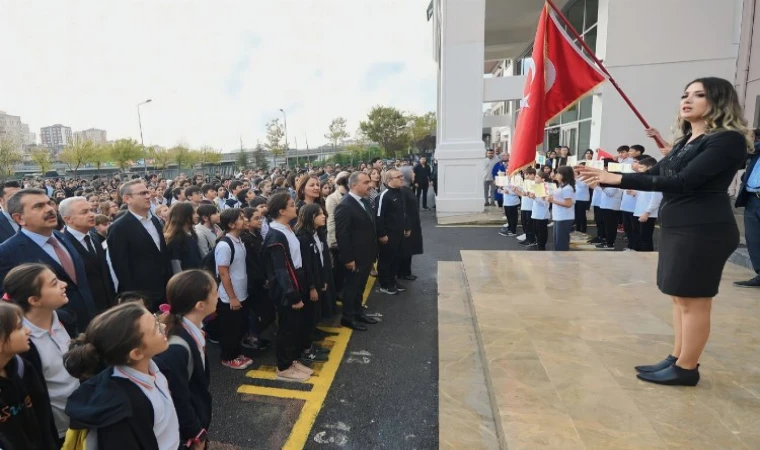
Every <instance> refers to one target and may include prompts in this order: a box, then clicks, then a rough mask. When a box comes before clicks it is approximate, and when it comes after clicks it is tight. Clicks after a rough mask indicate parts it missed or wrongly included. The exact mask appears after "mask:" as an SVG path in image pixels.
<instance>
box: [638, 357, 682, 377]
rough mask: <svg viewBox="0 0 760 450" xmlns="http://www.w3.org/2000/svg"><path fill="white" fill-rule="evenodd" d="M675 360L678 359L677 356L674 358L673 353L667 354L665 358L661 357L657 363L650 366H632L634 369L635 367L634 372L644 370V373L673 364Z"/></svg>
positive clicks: (656, 370)
mask: <svg viewBox="0 0 760 450" xmlns="http://www.w3.org/2000/svg"><path fill="white" fill-rule="evenodd" d="M676 361H678V358H676V357H675V356H673V355H668V357H667V358H665V359H663V360H662V361H660V362H658V363H657V364H652V365H651V366H636V367H634V369H636V372H644V373H652V372H658V371H660V370H662V369H664V368H666V367H670V366H672V365H673V364H675V363H676Z"/></svg>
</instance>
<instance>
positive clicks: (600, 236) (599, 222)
mask: <svg viewBox="0 0 760 450" xmlns="http://www.w3.org/2000/svg"><path fill="white" fill-rule="evenodd" d="M603 195H604V192H602V188H601V187H599V186H597V187H595V188H594V191H593V193H592V194H591V208H592V209H593V210H594V223H595V224H596V237H594V238H593V239H591V240H589V241H588V243H589V244H601V243H602V242H606V241H607V233H605V231H604V215H603V214H602V208H600V207H599V205H601V204H602V196H603Z"/></svg>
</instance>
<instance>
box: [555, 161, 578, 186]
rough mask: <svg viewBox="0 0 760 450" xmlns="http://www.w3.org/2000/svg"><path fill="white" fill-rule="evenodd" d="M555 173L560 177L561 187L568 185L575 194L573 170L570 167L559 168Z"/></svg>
mask: <svg viewBox="0 0 760 450" xmlns="http://www.w3.org/2000/svg"><path fill="white" fill-rule="evenodd" d="M557 173H558V174H560V175H562V186H565V185H568V184H569V185H570V187H571V188H573V192H575V172H574V171H573V168H572V167H570V166H560V167H559V168H558V169H557ZM560 187H561V186H560Z"/></svg>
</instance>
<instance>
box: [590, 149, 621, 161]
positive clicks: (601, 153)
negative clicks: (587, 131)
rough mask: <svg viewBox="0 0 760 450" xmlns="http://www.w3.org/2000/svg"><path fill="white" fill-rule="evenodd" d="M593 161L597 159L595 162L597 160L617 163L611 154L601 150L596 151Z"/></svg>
mask: <svg viewBox="0 0 760 450" xmlns="http://www.w3.org/2000/svg"><path fill="white" fill-rule="evenodd" d="M594 159H597V160H599V159H614V160H615V161H617V158H615V157H614V156H612V155H611V154H609V153H607V152H605V151H604V150H602V149H601V148H598V149H596V157H595V158H594Z"/></svg>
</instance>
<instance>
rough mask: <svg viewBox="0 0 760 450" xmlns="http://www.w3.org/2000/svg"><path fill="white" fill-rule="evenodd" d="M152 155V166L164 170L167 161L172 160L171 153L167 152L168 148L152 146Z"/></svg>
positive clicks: (167, 164) (167, 163)
mask: <svg viewBox="0 0 760 450" xmlns="http://www.w3.org/2000/svg"><path fill="white" fill-rule="evenodd" d="M151 152H152V154H153V155H152V156H153V166H154V167H156V168H158V169H161V170H162V171H163V170H166V168H167V167H168V166H169V162H170V161H171V160H172V154H171V153H169V151H168V150H166V149H165V148H155V147H154V148H153V149H152V151H151Z"/></svg>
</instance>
